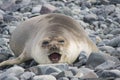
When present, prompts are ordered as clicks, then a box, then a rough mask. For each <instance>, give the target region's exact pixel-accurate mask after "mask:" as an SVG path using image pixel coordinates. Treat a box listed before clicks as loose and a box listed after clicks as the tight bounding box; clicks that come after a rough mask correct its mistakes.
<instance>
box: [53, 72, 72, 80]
mask: <svg viewBox="0 0 120 80" xmlns="http://www.w3.org/2000/svg"><path fill="white" fill-rule="evenodd" d="M72 76H73V73H72V72H71V71H62V72H60V73H58V74H57V75H56V76H55V77H56V79H59V78H61V77H72Z"/></svg>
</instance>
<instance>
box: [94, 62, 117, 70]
mask: <svg viewBox="0 0 120 80" xmlns="http://www.w3.org/2000/svg"><path fill="white" fill-rule="evenodd" d="M114 66H115V62H113V61H109V60H108V61H106V62H104V63H102V64H100V65H98V66H97V67H96V68H95V70H107V69H110V68H113V67H114Z"/></svg>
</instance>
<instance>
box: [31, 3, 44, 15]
mask: <svg viewBox="0 0 120 80" xmlns="http://www.w3.org/2000/svg"><path fill="white" fill-rule="evenodd" d="M41 8H42V5H36V6H35V7H33V8H32V13H40V11H41Z"/></svg>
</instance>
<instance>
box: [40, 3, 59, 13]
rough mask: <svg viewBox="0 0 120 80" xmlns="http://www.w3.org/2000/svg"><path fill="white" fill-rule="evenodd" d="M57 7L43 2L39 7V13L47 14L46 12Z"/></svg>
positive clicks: (52, 10)
mask: <svg viewBox="0 0 120 80" xmlns="http://www.w3.org/2000/svg"><path fill="white" fill-rule="evenodd" d="M56 9H57V8H56V7H55V6H53V5H51V4H44V5H43V6H42V7H41V10H40V13H41V14H47V13H51V12H54V11H55V10H56Z"/></svg>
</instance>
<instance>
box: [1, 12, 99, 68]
mask: <svg viewBox="0 0 120 80" xmlns="http://www.w3.org/2000/svg"><path fill="white" fill-rule="evenodd" d="M10 47H11V49H12V51H13V52H14V54H15V56H18V57H17V58H15V59H12V60H7V61H4V62H2V63H0V66H3V65H13V64H19V63H21V62H23V61H26V60H29V59H34V60H35V61H36V62H38V63H39V64H44V63H69V64H71V63H73V62H74V61H75V60H76V58H77V57H78V55H79V54H80V52H81V51H85V52H86V53H87V56H89V55H90V53H91V52H97V51H98V48H97V47H96V45H95V44H94V43H93V42H92V41H91V40H90V39H89V37H88V35H87V34H86V32H85V31H84V30H83V28H82V27H81V25H80V24H79V23H78V22H77V21H75V20H73V19H72V18H70V17H68V16H65V15H62V14H56V13H51V14H45V15H41V16H37V17H34V18H31V19H29V20H27V21H25V22H23V23H22V24H20V25H19V26H18V27H17V28H16V29H15V31H14V32H13V34H12V36H11V39H10Z"/></svg>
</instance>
